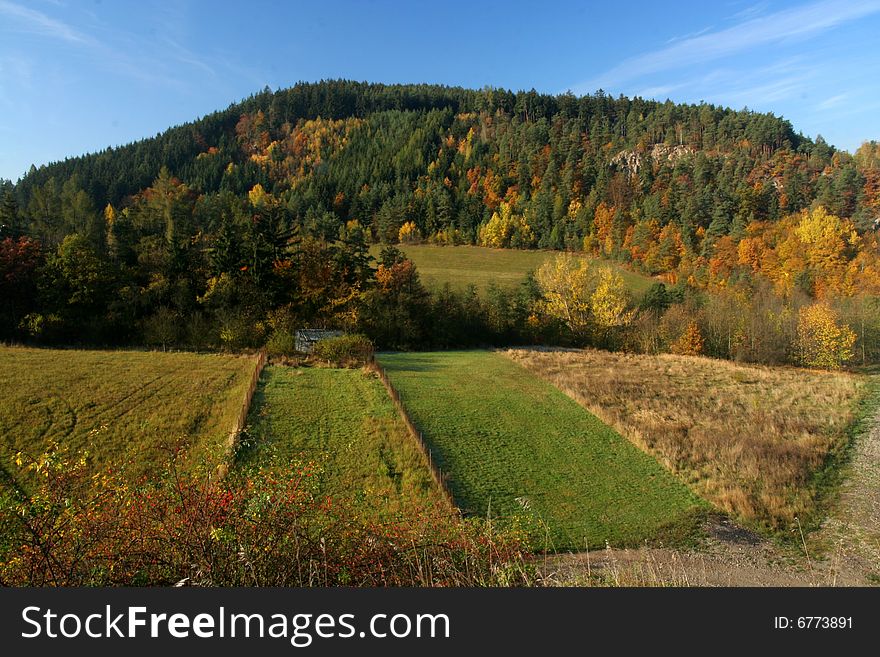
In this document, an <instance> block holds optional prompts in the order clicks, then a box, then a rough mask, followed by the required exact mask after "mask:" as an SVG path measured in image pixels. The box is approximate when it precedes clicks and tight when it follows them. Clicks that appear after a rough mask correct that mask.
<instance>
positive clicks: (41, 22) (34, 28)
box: [0, 0, 94, 45]
mask: <svg viewBox="0 0 880 657" xmlns="http://www.w3.org/2000/svg"><path fill="white" fill-rule="evenodd" d="M0 14H4V15H6V16H8V17H10V18H12V19H13V20H14V21H15V22H16V23H18V25H19V26H20V27H21V28H23V29H24V30H26V31H28V32H32V33H34V34H42V35H43V36H47V37H50V38H53V39H60V40H61V41H66V42H68V43H74V44H83V45H92V44H94V41H93V40H92V39H91V38H90V37H89V36H88V35H86V34H83V33H82V32H80V31H78V30H76V29H74V28H73V27H71V26H70V25H68V24H67V23H64V22H62V21H59V20H57V19H55V18H50V17H49V16H47V15H46V14H44V13H42V12H39V11H37V10H35V9H30V8H29V7H22V6H21V5H17V4H15V3H14V2H8V1H7V0H0Z"/></svg>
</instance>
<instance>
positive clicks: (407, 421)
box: [367, 358, 458, 509]
mask: <svg viewBox="0 0 880 657" xmlns="http://www.w3.org/2000/svg"><path fill="white" fill-rule="evenodd" d="M367 369H369V370H370V371H371V372H374V373H375V374H376V376H377V377H378V378H379V380H380V381H381V382H382V384H383V385H384V386H385V390H386V391H387V392H388V396H389V397H390V398H391V402H392V403H393V404H394V408H396V409H397V413H398V415H400V418H401V419H402V420H403V424H404V425H405V426H406V429H407V431H408V432H409V435H410V436H411V437H412V439H413V440H414V441H415V442H416V445H418V448H419V451H421V453H422V456H424V457H425V461H426V463H427V464H428V469H429V470H430V471H431V475H432V476H433V477H434V482H435V483H436V484H437V486H439V487H440V490H441V491H443V495H444V497H445V498H446V501H447V502H448V503H449V505H450V506H451V507H452V508H453V509H458V507H457V506H456V504H455V499H454V498H453V496H452V491H450V490H449V485H448V484H447V483H446V482H447V478H448V475H445V474H444V473H443V470H442V469H441V468H440V467H439V466H438V465H437V464H436V463H435V462H434V456H433V454H432V453H431V448H430V447H429V446H428V443H427V442H426V441H425V438H424V436H422V432H421V431H419V430H418V428H417V427H416V425H415V422H413V421H412V418H411V417H410V415H409V412H408V411H407V410H406V407H405V406H404V405H403V401H401V399H400V393H398V392H397V389H396V388H395V387H394V384H392V383H391V380H390V379H389V378H388V374H387V373H386V372H385V368H383V367H382V366H381V365H380V364H379V363H378V361H377V360H376V359H375V358H373V359H372V360H371V361H370V362H369V363H367Z"/></svg>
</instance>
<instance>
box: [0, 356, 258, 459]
mask: <svg viewBox="0 0 880 657" xmlns="http://www.w3.org/2000/svg"><path fill="white" fill-rule="evenodd" d="M254 367H255V362H254V360H253V358H246V357H236V356H220V355H200V354H190V353H158V352H142V351H79V350H72V349H71V350H56V349H28V348H21V347H0V466H2V467H3V468H6V469H7V470H10V460H11V458H12V457H13V456H14V454H15V453H17V452H18V451H24V452H26V453H27V454H30V455H33V456H38V455H39V454H40V453H42V452H43V451H44V450H45V449H46V448H47V447H49V445H50V444H51V443H53V442H56V443H57V444H58V445H60V446H62V447H66V448H68V449H69V450H70V451H71V453H72V454H79V453H81V452H82V451H83V450H88V451H89V453H90V455H91V459H92V462H93V463H95V464H96V465H107V464H109V465H112V466H114V467H119V466H121V465H123V463H125V462H130V463H131V465H132V467H133V469H134V474H144V473H149V472H150V471H152V470H153V468H155V467H161V465H162V464H163V462H167V454H165V453H160V452H161V450H162V449H163V445H166V444H168V443H169V442H171V441H177V440H181V439H182V440H184V441H185V443H186V444H188V445H189V446H190V450H189V453H190V455H191V456H192V457H193V459H194V461H195V462H196V463H206V464H208V465H212V464H214V463H217V462H219V461H218V459H220V458H221V457H222V456H223V447H224V445H225V444H226V441H227V439H228V437H229V433H230V431H231V430H232V428H233V425H234V423H235V419H236V416H237V414H238V412H239V409H240V404H241V402H242V401H243V400H244V395H245V392H246V390H247V386H248V383H249V379H250V376H251V374H252V372H253V369H254Z"/></svg>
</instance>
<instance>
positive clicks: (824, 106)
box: [816, 94, 849, 110]
mask: <svg viewBox="0 0 880 657" xmlns="http://www.w3.org/2000/svg"><path fill="white" fill-rule="evenodd" d="M847 98H849V94H837V95H836V96H831V98H826V99H825V100H823V101H822V102H821V103H819V104H818V105H816V109H817V110H828V109H832V108H834V107H837V106H839V105H840V104H841V103H843V101H845V100H846V99H847Z"/></svg>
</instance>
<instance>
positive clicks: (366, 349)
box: [312, 333, 374, 367]
mask: <svg viewBox="0 0 880 657" xmlns="http://www.w3.org/2000/svg"><path fill="white" fill-rule="evenodd" d="M373 351H374V349H373V343H372V342H370V339H369V338H367V337H366V336H364V335H361V334H359V333H354V334H351V335H340V336H339V337H336V338H326V339H325V340H319V341H318V342H317V343H315V348H314V349H313V350H312V355H313V356H314V357H315V358H317V359H318V360H324V361H329V362H331V363H333V364H335V365H338V366H340V367H360V366H361V365H363V364H365V363H367V362H369V361H370V360H371V359H372V357H373Z"/></svg>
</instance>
